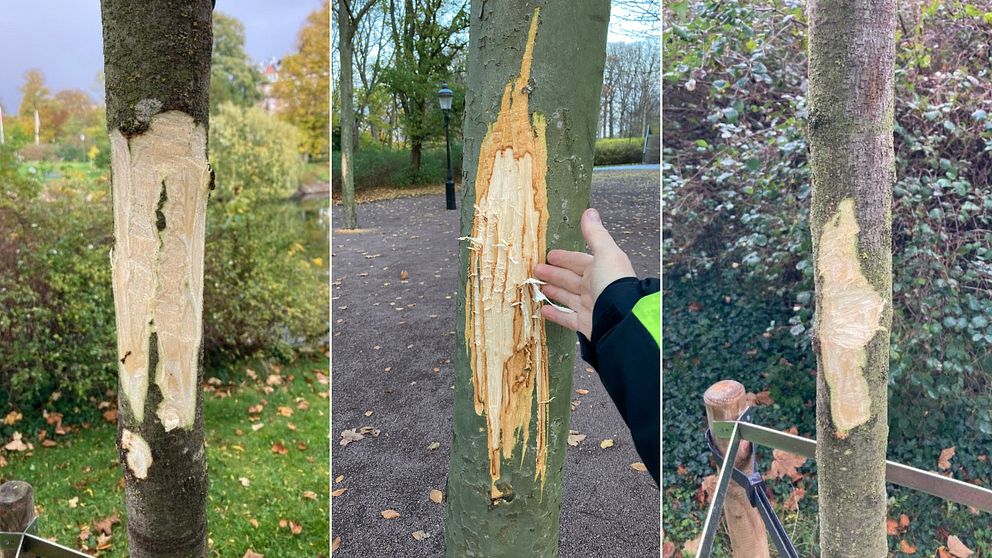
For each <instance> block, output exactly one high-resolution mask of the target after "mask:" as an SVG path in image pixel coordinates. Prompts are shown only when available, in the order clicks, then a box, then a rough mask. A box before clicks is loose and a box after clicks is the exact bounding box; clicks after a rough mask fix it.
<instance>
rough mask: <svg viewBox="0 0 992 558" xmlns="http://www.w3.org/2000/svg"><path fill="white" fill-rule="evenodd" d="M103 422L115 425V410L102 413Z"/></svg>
mask: <svg viewBox="0 0 992 558" xmlns="http://www.w3.org/2000/svg"><path fill="white" fill-rule="evenodd" d="M103 420H105V421H107V422H109V423H111V424H117V409H116V408H114V409H107V410H106V411H104V412H103Z"/></svg>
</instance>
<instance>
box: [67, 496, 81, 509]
mask: <svg viewBox="0 0 992 558" xmlns="http://www.w3.org/2000/svg"><path fill="white" fill-rule="evenodd" d="M78 505H79V496H75V497H73V498H69V507H70V508H74V507H76V506H78Z"/></svg>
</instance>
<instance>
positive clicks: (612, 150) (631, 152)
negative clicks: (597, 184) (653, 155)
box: [593, 138, 644, 166]
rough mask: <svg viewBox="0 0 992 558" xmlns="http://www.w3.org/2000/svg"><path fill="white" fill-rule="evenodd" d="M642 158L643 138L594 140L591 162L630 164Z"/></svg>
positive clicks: (599, 163) (600, 164) (638, 161)
mask: <svg viewBox="0 0 992 558" xmlns="http://www.w3.org/2000/svg"><path fill="white" fill-rule="evenodd" d="M643 160H644V138H603V139H598V140H596V152H595V155H594V156H593V164H594V165H596V166H606V165H630V164H636V163H640V162H642V161H643Z"/></svg>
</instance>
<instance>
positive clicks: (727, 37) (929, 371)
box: [662, 0, 992, 554]
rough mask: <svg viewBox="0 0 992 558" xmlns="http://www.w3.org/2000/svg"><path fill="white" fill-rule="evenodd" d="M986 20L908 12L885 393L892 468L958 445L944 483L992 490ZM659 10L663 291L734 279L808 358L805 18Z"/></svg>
mask: <svg viewBox="0 0 992 558" xmlns="http://www.w3.org/2000/svg"><path fill="white" fill-rule="evenodd" d="M990 8H992V6H989V5H988V4H987V3H986V4H985V8H984V9H977V8H976V7H975V6H974V5H971V4H965V3H962V2H957V1H955V2H945V3H927V4H926V5H925V7H924V9H923V11H922V12H921V13H918V14H913V13H910V12H907V13H906V14H903V16H904V17H903V22H904V24H906V26H907V27H906V28H905V29H906V31H905V32H904V33H903V34H902V35H901V37H900V44H899V46H898V49H897V52H898V61H897V70H896V103H895V121H896V125H895V141H896V158H897V161H896V176H897V182H896V184H895V189H894V203H893V210H892V214H893V215H892V220H893V266H892V268H893V295H894V300H893V302H892V304H893V309H894V316H893V327H892V335H891V348H892V353H891V370H890V378H889V385H890V389H889V398H890V404H889V426H890V437H889V440H890V441H889V455H890V458H891V459H895V460H897V461H904V462H908V463H909V464H911V465H914V466H918V467H923V468H927V469H933V468H934V464H935V460H936V456H937V454H938V453H939V451H940V449H942V448H946V447H950V446H956V447H957V456H958V457H957V458H956V459H955V461H954V463H953V464H952V468H951V472H952V473H953V474H954V475H955V476H956V477H960V478H969V479H973V480H980V481H981V482H983V483H987V482H989V481H992V475H990V474H989V472H988V471H989V470H988V467H987V466H983V465H981V463H980V461H979V456H980V455H981V454H982V452H983V451H984V450H982V449H980V448H981V446H982V443H981V442H982V441H983V440H987V439H988V437H989V435H992V389H990V386H992V375H990V373H989V372H988V370H990V369H992V351H990V347H992V325H990V324H992V296H989V295H990V294H992V293H990V292H992V272H990V270H992V234H990V233H989V232H988V231H989V230H990V229H992V188H990V187H989V184H990V179H992V160H990V158H989V154H990V152H992V119H989V118H988V114H987V111H988V107H989V106H990V104H992V90H989V89H988V88H985V87H982V86H981V84H982V83H986V82H987V81H988V79H989V68H988V64H987V60H988V56H989V46H988V45H989V42H990V39H992V29H990V27H989V26H988V24H987V21H989V20H992V12H990ZM666 10H669V14H670V15H671V17H670V18H668V22H669V23H668V24H667V26H666V29H665V38H664V40H665V51H666V56H665V58H664V67H663V84H662V86H663V98H664V99H665V111H667V112H666V114H672V115H678V116H677V117H669V118H665V119H664V121H663V125H664V137H665V149H664V152H663V155H664V160H663V173H662V176H663V197H664V207H665V215H664V219H663V222H664V230H663V235H664V240H663V249H664V251H665V254H664V262H665V272H666V277H667V278H669V281H668V282H667V284H668V285H671V286H672V287H671V288H672V289H673V292H674V291H678V290H679V289H682V288H683V283H682V282H680V281H683V280H684V281H686V282H690V283H691V282H698V281H701V280H702V278H704V277H711V276H712V274H714V273H716V274H723V273H725V272H726V271H727V270H730V269H736V270H739V271H738V272H739V273H740V274H741V276H742V279H741V280H740V281H739V284H740V287H739V290H733V291H731V293H728V294H733V295H734V296H735V297H736V298H737V299H742V300H741V302H740V304H744V305H748V306H764V305H773V306H775V307H776V308H778V309H779V310H781V312H778V311H776V312H777V315H778V316H779V317H778V319H777V320H776V322H775V330H776V331H781V330H785V329H787V331H788V332H789V333H790V334H791V335H792V336H793V338H794V342H795V343H798V344H799V345H798V346H799V347H800V348H801V349H802V350H803V351H805V352H806V353H810V352H811V351H812V348H811V345H810V341H811V338H810V332H809V330H810V327H811V326H812V319H813V315H812V314H813V306H814V302H813V296H812V294H813V293H812V290H813V277H812V261H811V243H810V238H809V222H808V204H809V195H810V185H809V167H808V164H807V160H806V152H807V143H806V139H805V134H804V129H805V126H806V113H807V106H806V98H805V94H804V88H805V79H806V66H805V63H806V57H805V36H806V28H805V27H804V25H803V20H804V18H805V15H804V13H803V9H802V3H800V2H796V1H791V0H790V1H781V0H779V1H771V0H766V1H756V0H747V1H741V2H719V1H693V2H688V1H680V2H672V3H669V4H668V6H667V8H666ZM673 109H674V110H673ZM684 284H688V283H684ZM666 308H667V306H666ZM783 313H784V314H783ZM683 319H684V318H683ZM666 323H669V322H666ZM753 326H757V327H760V328H764V327H767V326H768V324H767V323H764V324H760V323H756V324H753ZM668 327H669V326H666V329H667V328H668ZM695 327H698V328H699V329H698V330H697V332H698V336H696V338H695V339H696V340H695V341H692V339H693V335H689V334H687V335H686V339H687V341H686V346H685V347H684V349H685V353H686V354H688V355H696V356H699V355H702V354H704V353H707V352H708V351H710V350H712V348H713V346H712V344H715V343H718V342H719V341H718V340H717V339H713V338H711V337H708V336H707V335H706V332H707V331H708V330H709V329H711V328H713V327H715V324H713V323H712V322H710V323H697V324H696V325H695ZM769 350H771V351H781V352H783V353H784V354H788V351H789V350H790V349H789V348H788V347H787V346H786V345H783V344H781V343H779V344H773V345H770V346H769ZM734 358H735V357H734V356H733V355H728V356H727V358H726V359H725V361H724V363H725V364H727V365H730V364H731V363H732V362H733V359H734ZM759 382H760V380H759ZM777 382H778V380H776V381H770V380H769V383H768V384H766V385H765V386H762V385H760V384H759V385H758V386H755V387H754V389H758V388H760V387H771V388H773V389H774V388H775V385H776V383H777ZM674 383H677V382H668V383H666V388H667V386H669V385H671V384H674ZM749 387H751V386H749ZM813 390H814V388H813V386H812V384H810V385H807V386H806V387H805V388H803V392H802V393H801V397H802V399H803V400H805V401H813V399H814V393H813ZM783 391H784V390H783ZM667 417H668V415H666V418H667ZM668 420H671V419H670V418H669V419H668ZM676 420H680V419H676ZM773 426H778V427H781V428H786V427H788V426H792V424H788V423H787V422H783V423H779V424H778V425H773ZM683 442H684V443H693V444H697V445H698V441H693V442H689V441H685V440H680V441H679V442H676V441H675V438H673V437H667V436H666V447H669V448H672V447H673V446H674V445H677V444H679V443H683ZM674 466H675V463H674V462H670V461H668V458H667V457H666V467H674ZM687 480H688V479H685V478H681V479H680V482H686V481H687ZM893 494H895V495H896V496H895V497H894V501H895V502H896V508H897V509H905V510H907V512H908V513H910V515H912V516H913V517H914V525H916V526H918V527H919V528H920V529H926V528H929V527H936V526H937V525H942V524H944V523H943V522H949V521H951V519H949V516H944V515H942V514H938V513H931V512H927V511H926V510H928V509H929V506H928V505H927V504H925V503H923V500H922V499H923V497H922V496H919V495H917V494H912V495H909V493H907V492H906V491H896V492H894V493H893ZM667 517H668V516H667V515H666V522H667V521H668V520H667ZM954 518H955V519H954V520H953V521H954V522H955V524H957V525H961V523H960V518H959V517H957V516H956V515H955V516H954ZM965 532H966V533H967V531H965ZM935 550H936V549H935V548H931V547H929V546H928V547H926V548H923V547H921V552H923V553H924V554H926V553H931V554H932V553H933V552H935Z"/></svg>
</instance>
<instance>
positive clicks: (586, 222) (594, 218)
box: [579, 207, 620, 255]
mask: <svg viewBox="0 0 992 558" xmlns="http://www.w3.org/2000/svg"><path fill="white" fill-rule="evenodd" d="M579 227H580V228H581V229H582V236H583V237H584V238H585V239H586V244H588V245H589V249H590V250H591V251H592V253H593V255H596V254H601V253H605V252H609V251H614V250H620V248H619V247H617V243H616V242H614V241H613V237H612V236H610V233H609V232H607V230H606V229H605V228H604V227H603V221H602V220H601V219H600V217H599V212H598V211H596V210H595V209H593V208H591V207H590V208H589V209H587V210H585V211H584V212H583V213H582V219H581V220H580V221H579Z"/></svg>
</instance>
